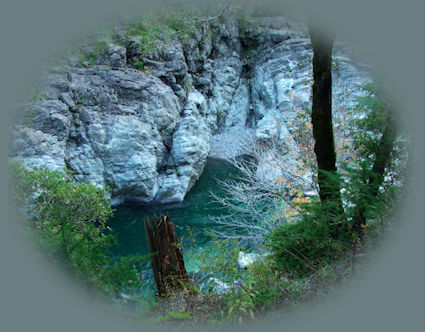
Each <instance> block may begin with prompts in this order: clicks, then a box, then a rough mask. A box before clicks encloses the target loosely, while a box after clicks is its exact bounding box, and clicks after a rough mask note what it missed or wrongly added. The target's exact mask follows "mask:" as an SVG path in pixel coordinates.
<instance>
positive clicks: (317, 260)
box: [267, 201, 351, 276]
mask: <svg viewBox="0 0 425 332" xmlns="http://www.w3.org/2000/svg"><path fill="white" fill-rule="evenodd" d="M302 208H303V211H302V214H301V220H299V221H298V222H294V223H289V224H284V225H281V226H279V227H278V228H277V229H276V230H275V231H274V232H273V233H271V234H270V235H269V236H268V238H267V244H268V246H269V247H270V248H271V249H272V251H273V258H274V260H275V261H276V263H277V265H278V267H279V269H280V270H282V271H284V272H286V273H290V274H293V275H296V276H299V275H304V274H309V273H313V272H315V271H317V269H318V267H319V266H322V265H326V264H328V263H330V262H332V261H334V260H336V259H338V258H339V257H340V256H341V255H342V254H343V253H344V251H345V250H346V249H347V247H348V246H350V244H351V241H350V236H351V235H350V231H349V228H347V227H345V226H346V225H345V222H346V221H345V220H344V218H343V217H344V216H336V215H334V213H333V212H334V211H335V209H334V207H333V206H332V203H328V204H325V203H323V202H322V203H320V202H318V201H312V202H310V203H303V204H302ZM330 220H333V222H330Z"/></svg>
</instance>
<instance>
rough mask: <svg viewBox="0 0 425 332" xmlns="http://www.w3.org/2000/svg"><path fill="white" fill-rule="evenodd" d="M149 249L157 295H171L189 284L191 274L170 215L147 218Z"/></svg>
mask: <svg viewBox="0 0 425 332" xmlns="http://www.w3.org/2000/svg"><path fill="white" fill-rule="evenodd" d="M145 230H146V236H147V240H148V246H149V251H150V253H151V254H152V257H151V261H152V270H153V274H154V278H155V282H156V285H157V295H158V296H161V297H164V296H171V295H172V294H173V293H175V292H176V291H179V290H183V289H186V288H187V287H188V286H189V276H188V274H187V272H186V269H185V266H184V260H183V255H182V253H181V252H180V249H179V242H178V239H177V235H176V231H175V228H174V224H173V223H172V222H171V220H170V218H169V217H168V216H163V215H161V216H160V217H159V218H158V217H153V218H152V226H151V225H150V223H149V218H146V219H145Z"/></svg>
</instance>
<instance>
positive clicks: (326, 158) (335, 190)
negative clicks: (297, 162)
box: [309, 26, 342, 211]
mask: <svg viewBox="0 0 425 332" xmlns="http://www.w3.org/2000/svg"><path fill="white" fill-rule="evenodd" d="M309 33H310V38H311V44H312V47H313V105H312V113H311V120H312V125H313V137H314V140H315V145H314V153H315V154H316V159H317V166H318V184H319V196H320V200H321V201H322V202H325V201H331V200H332V201H333V202H334V203H335V206H336V207H337V209H338V208H339V209H341V211H342V200H341V194H340V186H339V183H338V181H335V178H334V177H333V176H332V175H333V174H335V173H336V170H337V168H336V153H335V144H334V136H333V126H332V47H333V42H334V39H335V36H329V35H325V34H324V33H322V32H321V31H320V30H318V29H316V28H313V27H311V26H309Z"/></svg>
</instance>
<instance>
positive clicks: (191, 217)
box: [109, 159, 239, 291]
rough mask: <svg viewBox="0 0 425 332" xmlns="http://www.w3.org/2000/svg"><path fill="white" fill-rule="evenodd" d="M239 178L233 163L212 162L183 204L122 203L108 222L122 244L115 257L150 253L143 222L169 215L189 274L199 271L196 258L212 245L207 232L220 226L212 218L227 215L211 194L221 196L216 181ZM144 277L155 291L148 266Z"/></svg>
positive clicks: (209, 161) (208, 162)
mask: <svg viewBox="0 0 425 332" xmlns="http://www.w3.org/2000/svg"><path fill="white" fill-rule="evenodd" d="M237 175H239V173H238V171H237V169H236V168H234V167H233V166H232V165H231V164H230V163H228V162H225V161H220V160H214V159H209V160H208V161H207V164H206V166H205V168H204V171H203V173H202V175H201V177H200V178H199V180H198V181H197V182H196V184H195V185H194V186H193V188H192V189H191V190H190V192H189V193H188V194H187V195H186V197H185V200H184V201H183V202H181V203H175V204H168V205H155V204H123V205H120V206H118V207H117V208H116V211H115V213H114V217H113V218H112V220H111V221H110V223H109V226H110V227H111V228H112V229H113V230H114V231H115V232H116V234H117V236H118V241H119V245H118V246H117V247H115V248H114V250H113V255H116V256H126V255H129V254H132V255H135V256H140V255H146V254H148V253H149V250H148V246H147V241H146V233H145V227H144V219H145V218H146V217H148V218H152V216H154V215H159V214H160V213H163V214H166V213H168V214H169V216H170V218H171V220H172V222H173V223H174V225H175V228H176V233H177V236H178V238H179V241H180V243H181V245H182V249H183V256H184V259H185V266H186V269H187V271H188V272H189V274H192V275H193V273H196V272H198V270H199V264H198V262H197V259H196V257H199V256H198V255H199V253H201V252H202V250H203V249H204V248H205V247H207V246H208V245H209V244H210V243H211V236H210V235H209V234H208V232H209V231H211V229H212V228H213V227H217V225H214V223H213V222H212V221H211V216H217V215H220V214H225V213H227V212H228V211H227V210H226V209H225V208H224V207H223V206H222V205H221V204H218V203H216V202H213V200H212V198H211V196H210V192H214V193H216V194H220V193H222V189H221V187H220V186H219V184H218V182H217V179H219V180H225V179H229V178H235V176H237ZM143 278H144V284H145V286H144V287H145V288H146V289H150V290H151V291H152V288H153V287H154V285H153V280H152V272H151V270H150V268H149V263H147V264H146V269H145V271H144V274H143Z"/></svg>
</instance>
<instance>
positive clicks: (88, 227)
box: [10, 163, 142, 296]
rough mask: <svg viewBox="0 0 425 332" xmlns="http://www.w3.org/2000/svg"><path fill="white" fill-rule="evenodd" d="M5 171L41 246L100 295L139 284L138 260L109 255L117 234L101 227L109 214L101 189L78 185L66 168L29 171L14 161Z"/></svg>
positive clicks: (14, 198) (104, 193)
mask: <svg viewBox="0 0 425 332" xmlns="http://www.w3.org/2000/svg"><path fill="white" fill-rule="evenodd" d="M10 175H11V180H12V181H11V185H12V188H11V189H12V190H11V191H12V198H13V200H14V202H15V203H16V206H17V207H18V213H19V216H20V217H21V218H23V219H25V221H26V223H25V224H26V225H27V229H28V231H29V232H31V234H33V235H34V238H35V240H36V241H37V243H38V244H39V245H40V247H41V248H42V250H44V251H45V252H47V253H48V254H49V255H51V256H54V257H57V258H60V260H61V261H63V262H64V263H65V264H66V266H68V267H69V268H70V269H71V271H72V272H73V274H74V275H75V276H76V277H77V278H79V279H80V280H82V281H84V282H85V283H86V284H87V285H89V286H90V287H91V288H92V289H94V290H100V291H101V292H102V293H103V294H110V295H115V296H116V295H118V294H119V292H121V291H122V290H123V289H124V288H129V287H130V288H132V289H133V290H134V289H136V288H138V287H139V286H140V282H141V280H140V277H139V271H138V262H139V261H140V260H141V259H142V258H136V257H132V256H129V257H123V258H119V259H115V258H111V257H110V256H109V255H108V254H109V250H110V248H111V246H113V245H114V244H115V243H116V237H115V235H114V234H113V233H112V232H111V230H110V229H109V228H108V227H107V225H106V222H107V220H108V219H109V218H110V217H111V216H112V213H113V211H112V209H111V207H110V204H109V198H108V195H107V191H106V188H97V187H95V186H93V185H91V184H87V183H77V182H75V181H73V180H72V176H71V174H70V172H69V171H66V172H65V173H60V172H58V171H51V170H48V169H34V170H32V171H29V170H27V169H25V168H24V167H22V166H21V165H19V164H18V163H12V164H11V165H10Z"/></svg>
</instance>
